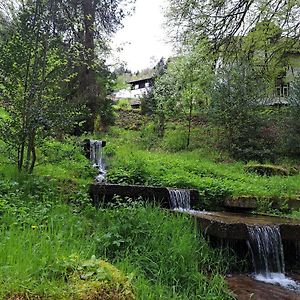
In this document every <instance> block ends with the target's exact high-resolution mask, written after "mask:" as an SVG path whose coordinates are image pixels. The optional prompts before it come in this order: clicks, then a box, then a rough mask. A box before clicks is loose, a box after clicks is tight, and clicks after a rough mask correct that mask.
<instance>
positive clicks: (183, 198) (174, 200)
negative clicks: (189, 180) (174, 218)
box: [168, 189, 191, 210]
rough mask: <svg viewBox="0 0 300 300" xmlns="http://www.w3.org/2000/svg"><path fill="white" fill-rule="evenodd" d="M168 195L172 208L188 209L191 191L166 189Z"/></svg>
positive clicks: (189, 207)
mask: <svg viewBox="0 0 300 300" xmlns="http://www.w3.org/2000/svg"><path fill="white" fill-rule="evenodd" d="M168 191H169V195H170V206H171V209H173V210H190V209H191V193H190V191H189V190H175V189H174V190H173V189H168Z"/></svg>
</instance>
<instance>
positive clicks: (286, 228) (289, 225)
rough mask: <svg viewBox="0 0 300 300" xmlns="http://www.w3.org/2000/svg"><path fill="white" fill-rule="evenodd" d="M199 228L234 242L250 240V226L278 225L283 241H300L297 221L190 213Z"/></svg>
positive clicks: (253, 216) (299, 225) (213, 213)
mask: <svg viewBox="0 0 300 300" xmlns="http://www.w3.org/2000/svg"><path fill="white" fill-rule="evenodd" d="M188 213H189V214H190V215H192V216H193V217H194V218H195V219H196V221H197V223H198V226H199V228H200V229H201V230H202V231H203V232H205V233H206V234H208V235H211V236H214V237H217V238H221V239H232V240H248V238H249V233H248V226H256V225H263V226H264V225H277V226H278V227H279V229H280V233H281V237H282V239H283V240H294V241H300V222H299V221H298V220H295V219H289V218H278V217H269V216H262V215H250V214H238V213H229V212H205V211H203V212H202V211H189V212H188Z"/></svg>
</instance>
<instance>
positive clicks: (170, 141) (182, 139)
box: [163, 130, 187, 152]
mask: <svg viewBox="0 0 300 300" xmlns="http://www.w3.org/2000/svg"><path fill="white" fill-rule="evenodd" d="M186 147H187V134H186V132H185V131H184V130H176V131H168V132H167V133H166V135H165V137H164V141H163V148H164V149H166V150H167V151H169V152H178V151H181V150H184V149H186Z"/></svg>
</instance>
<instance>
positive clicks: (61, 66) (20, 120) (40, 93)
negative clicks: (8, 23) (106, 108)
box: [0, 0, 76, 172]
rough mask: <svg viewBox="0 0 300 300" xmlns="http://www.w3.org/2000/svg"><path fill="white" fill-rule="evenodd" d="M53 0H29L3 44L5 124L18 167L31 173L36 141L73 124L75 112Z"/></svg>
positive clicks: (1, 70) (0, 89) (0, 52)
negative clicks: (70, 95)
mask: <svg viewBox="0 0 300 300" xmlns="http://www.w3.org/2000/svg"><path fill="white" fill-rule="evenodd" d="M53 5H54V2H53V1H44V0H34V1H30V2H28V4H27V5H26V6H24V7H23V8H22V9H21V10H20V11H19V14H18V18H17V19H16V20H14V21H15V23H14V31H13V32H11V34H10V35H8V36H7V38H6V39H5V41H4V42H3V43H2V44H1V45H0V79H1V82H2V84H0V93H1V94H2V95H3V98H4V101H5V103H6V107H7V111H8V113H9V115H10V117H9V118H8V119H7V120H6V122H5V124H4V126H3V127H2V128H1V134H2V135H3V136H4V140H5V141H6V142H7V143H10V144H11V145H12V146H13V147H14V149H16V150H17V162H18V169H19V170H20V171H22V170H24V171H26V172H32V171H33V168H34V166H35V162H36V144H37V143H38V142H39V141H41V140H43V139H44V138H45V137H47V136H50V135H52V134H54V133H57V132H59V131H61V130H63V129H64V128H66V127H67V126H70V125H71V124H72V123H73V117H74V115H75V114H76V110H75V109H74V107H73V105H72V104H71V103H70V102H68V101H67V100H66V99H68V90H67V83H68V82H69V81H70V80H71V78H72V77H73V76H74V73H72V70H70V69H68V68H67V66H68V56H69V53H68V51H64V48H63V46H62V38H61V36H59V35H56V34H54V33H53V28H54V24H55V22H54V18H55V10H54V8H53Z"/></svg>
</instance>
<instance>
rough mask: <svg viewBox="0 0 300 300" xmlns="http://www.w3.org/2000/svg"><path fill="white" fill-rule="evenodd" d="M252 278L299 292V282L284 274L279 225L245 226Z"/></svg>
mask: <svg viewBox="0 0 300 300" xmlns="http://www.w3.org/2000/svg"><path fill="white" fill-rule="evenodd" d="M247 227H248V233H249V240H248V247H249V249H250V252H251V255H252V262H253V266H254V271H255V273H254V278H255V279H256V280H259V281H263V282H267V283H272V284H277V285H281V286H283V287H285V288H288V289H291V290H294V291H297V292H300V284H299V283H297V282H295V281H294V280H292V279H291V278H288V277H286V276H285V266H284V254H283V246H282V240H281V235H280V230H279V227H278V226H276V225H264V226H255V225H253V226H247Z"/></svg>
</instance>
